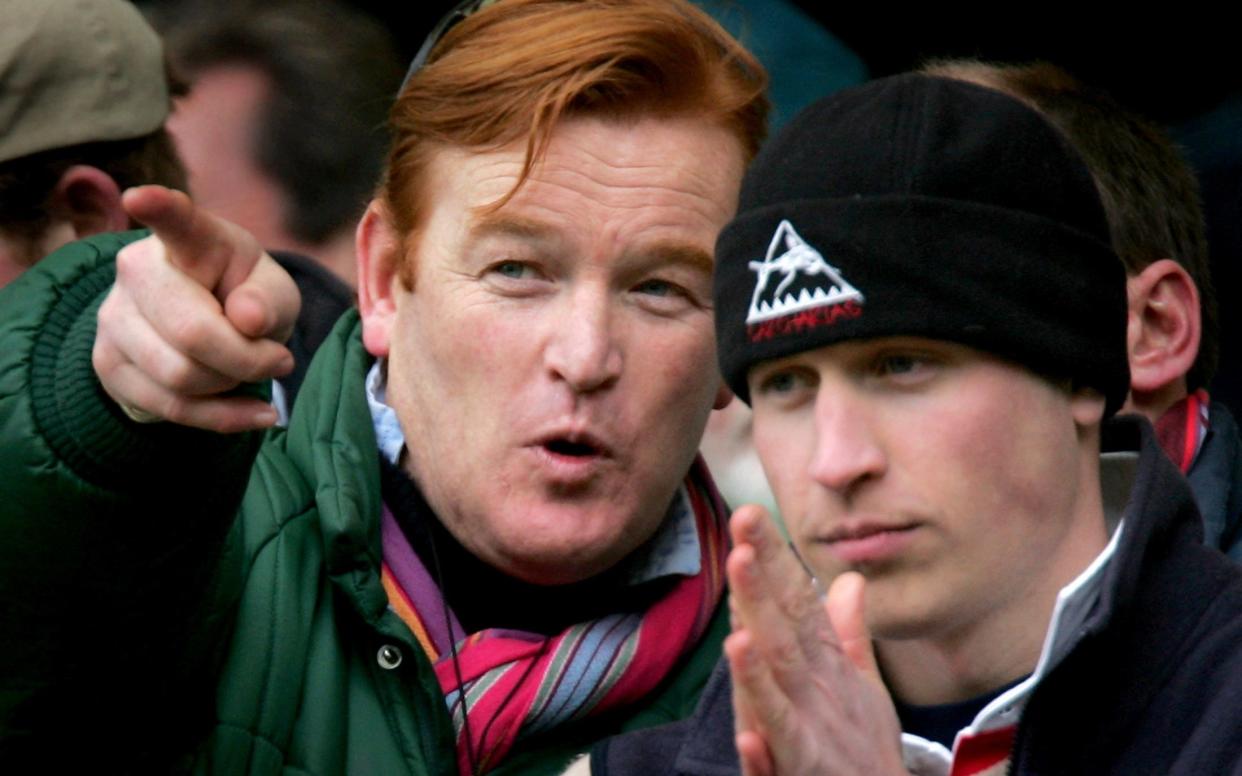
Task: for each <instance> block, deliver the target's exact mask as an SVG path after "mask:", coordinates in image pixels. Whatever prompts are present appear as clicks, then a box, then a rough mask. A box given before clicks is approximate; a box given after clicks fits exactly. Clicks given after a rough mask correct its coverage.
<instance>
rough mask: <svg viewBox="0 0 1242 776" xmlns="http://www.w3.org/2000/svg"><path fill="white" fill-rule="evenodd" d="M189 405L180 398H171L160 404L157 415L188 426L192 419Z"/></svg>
mask: <svg viewBox="0 0 1242 776" xmlns="http://www.w3.org/2000/svg"><path fill="white" fill-rule="evenodd" d="M189 410H190V407H189V404H188V403H187V402H186V401H185V400H184V399H183V398H181V397H180V396H175V395H174V396H169V397H166V398H165V399H164V400H163V401H161V402H160V407H159V409H157V410H156V414H157V415H159V416H160V417H162V418H165V419H167V420H170V421H172V422H173V423H179V424H182V425H186V424H187V421H188V420H189V419H190V411H189Z"/></svg>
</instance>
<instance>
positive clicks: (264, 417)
mask: <svg viewBox="0 0 1242 776" xmlns="http://www.w3.org/2000/svg"><path fill="white" fill-rule="evenodd" d="M276 419H277V415H276V408H275V407H265V408H263V409H261V410H255V413H254V425H255V426H263V427H266V426H273V425H275V424H276Z"/></svg>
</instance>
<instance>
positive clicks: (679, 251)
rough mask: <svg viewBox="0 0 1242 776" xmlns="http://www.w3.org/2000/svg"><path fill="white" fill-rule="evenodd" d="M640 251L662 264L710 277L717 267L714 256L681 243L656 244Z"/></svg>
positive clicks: (645, 246) (643, 247) (646, 246)
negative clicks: (685, 268) (684, 267)
mask: <svg viewBox="0 0 1242 776" xmlns="http://www.w3.org/2000/svg"><path fill="white" fill-rule="evenodd" d="M640 251H641V254H642V255H643V256H646V257H649V258H650V259H653V260H655V261H656V262H658V263H660V264H680V265H683V266H686V267H689V268H690V269H693V270H698V271H700V272H705V273H707V274H708V275H710V274H712V270H713V269H714V268H715V265H716V262H715V259H713V258H712V254H710V253H708V252H707V251H705V250H703V249H702V248H696V247H694V246H693V245H687V244H685V243H680V242H667V241H665V242H656V243H653V244H650V245H644V246H641V248H640Z"/></svg>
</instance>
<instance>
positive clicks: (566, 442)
mask: <svg viewBox="0 0 1242 776" xmlns="http://www.w3.org/2000/svg"><path fill="white" fill-rule="evenodd" d="M535 444H536V445H538V446H539V447H542V448H544V449H545V450H547V451H548V452H549V453H552V454H553V455H558V456H565V457H568V458H588V457H597V456H598V457H611V456H612V451H611V449H610V447H609V446H608V444H607V443H606V442H604V441H603V440H602V439H600V438H599V437H598V436H596V435H595V434H592V433H590V432H589V431H563V432H551V433H548V434H545V435H543V436H541V437H540V438H539V439H538V440H537V441H536V443H535Z"/></svg>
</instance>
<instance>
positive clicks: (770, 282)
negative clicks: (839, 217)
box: [746, 220, 863, 324]
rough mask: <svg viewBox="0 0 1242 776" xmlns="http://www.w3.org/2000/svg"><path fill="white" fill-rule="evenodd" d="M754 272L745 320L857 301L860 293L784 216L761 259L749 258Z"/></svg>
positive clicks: (858, 301) (771, 317)
mask: <svg viewBox="0 0 1242 776" xmlns="http://www.w3.org/2000/svg"><path fill="white" fill-rule="evenodd" d="M749 266H750V268H751V269H752V270H754V271H755V272H756V273H758V275H759V278H758V279H757V280H756V281H755V293H754V295H753V296H752V297H751V299H750V312H749V313H748V314H747V316H746V323H748V324H753V323H759V322H761V321H767V320H771V319H773V318H780V317H783V316H786V315H791V314H793V313H797V312H801V311H803V310H809V309H811V308H815V307H828V306H832V305H838V304H842V303H844V302H851V301H852V302H855V303H858V304H861V303H862V301H863V295H862V293H860V292H859V291H858V289H856V288H854V287H853V286H851V285H850V284H849V282H848V281H846V279H845V278H843V277H841V272H840V271H839V270H838V269H837V268H836V267H833V266H832V265H831V264H829V263H828V262H826V261H824V257H823V256H822V255H820V252H819V251H817V250H815V249H814V248H812V247H811V246H810V245H808V244H807V242H806V240H803V239H802V237H801V236H799V235H798V233H797V232H796V231H795V230H794V228H793V225H792V224H790V223H789V221H788V220H782V221H781V223H780V225H779V226H777V227H776V234H774V235H772V242H771V243H770V244H769V245H768V255H767V256H766V257H765V258H764V260H763V261H752V262H750V264H749Z"/></svg>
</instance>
